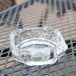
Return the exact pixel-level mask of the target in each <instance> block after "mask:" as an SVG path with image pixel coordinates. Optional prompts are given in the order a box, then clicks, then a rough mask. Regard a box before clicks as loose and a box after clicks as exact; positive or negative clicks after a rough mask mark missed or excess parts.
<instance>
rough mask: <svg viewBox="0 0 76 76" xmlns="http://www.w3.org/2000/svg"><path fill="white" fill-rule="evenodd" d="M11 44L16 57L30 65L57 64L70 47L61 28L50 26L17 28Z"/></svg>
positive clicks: (11, 38) (12, 34)
mask: <svg viewBox="0 0 76 76" xmlns="http://www.w3.org/2000/svg"><path fill="white" fill-rule="evenodd" d="M10 46H11V50H12V55H13V56H14V59H15V60H17V61H19V62H22V63H24V64H26V65H29V66H37V65H47V64H50V65H52V64H55V63H56V62H57V60H59V59H60V58H61V57H62V56H63V55H64V54H65V51H66V50H67V48H68V47H67V45H66V43H65V41H64V39H63V37H62V35H61V33H60V32H59V30H58V29H57V28H53V29H51V28H50V27H34V28H25V29H17V30H15V31H13V32H11V34H10Z"/></svg>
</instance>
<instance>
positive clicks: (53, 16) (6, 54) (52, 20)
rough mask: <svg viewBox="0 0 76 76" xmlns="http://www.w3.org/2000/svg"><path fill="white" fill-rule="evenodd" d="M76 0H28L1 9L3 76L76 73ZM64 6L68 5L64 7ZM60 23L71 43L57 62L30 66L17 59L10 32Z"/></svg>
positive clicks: (67, 75) (71, 75)
mask: <svg viewBox="0 0 76 76" xmlns="http://www.w3.org/2000/svg"><path fill="white" fill-rule="evenodd" d="M75 5H76V0H27V1H25V2H24V3H22V4H20V5H15V6H13V7H11V8H9V9H7V10H5V11H3V12H0V70H1V72H2V75H1V76H76V57H75V45H76V44H75V43H76V8H75ZM63 7H64V8H63ZM34 26H37V27H41V26H50V27H57V28H58V29H59V30H60V31H61V33H62V35H63V36H64V39H65V41H66V43H67V45H68V47H69V49H68V50H67V53H66V54H65V56H64V57H62V58H61V59H60V60H59V61H58V62H57V63H56V64H54V65H52V66H50V65H47V66H37V67H29V66H26V65H24V64H22V63H19V62H17V61H14V60H13V57H12V56H11V50H10V46H9V45H10V42H9V33H10V32H11V31H12V30H15V29H18V28H26V27H34Z"/></svg>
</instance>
